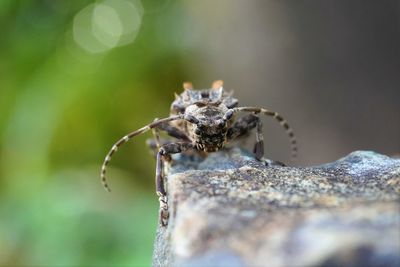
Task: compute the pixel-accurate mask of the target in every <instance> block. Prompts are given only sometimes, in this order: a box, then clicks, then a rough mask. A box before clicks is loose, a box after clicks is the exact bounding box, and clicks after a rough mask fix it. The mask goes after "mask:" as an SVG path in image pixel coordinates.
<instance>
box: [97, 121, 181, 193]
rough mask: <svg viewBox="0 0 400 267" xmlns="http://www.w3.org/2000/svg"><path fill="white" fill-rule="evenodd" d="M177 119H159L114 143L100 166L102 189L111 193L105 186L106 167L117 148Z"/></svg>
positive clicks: (106, 185)
mask: <svg viewBox="0 0 400 267" xmlns="http://www.w3.org/2000/svg"><path fill="white" fill-rule="evenodd" d="M179 119H183V116H182V115H176V116H171V117H168V118H164V119H160V120H157V121H154V122H152V123H150V124H148V125H146V126H144V127H142V128H140V129H139V130H136V131H134V132H131V133H129V134H127V135H125V136H124V137H122V138H121V139H120V140H118V142H116V143H115V144H114V145H113V146H112V148H111V149H110V151H109V152H108V153H107V155H106V158H105V159H104V162H103V165H102V167H101V173H100V177H101V183H102V184H103V187H104V188H105V189H106V190H107V191H108V192H110V191H111V189H110V187H109V186H108V184H107V178H106V171H107V165H108V163H109V162H110V160H111V157H112V155H113V154H114V153H115V152H117V151H118V148H119V147H120V146H121V145H123V144H125V143H126V142H128V141H129V140H130V139H132V138H133V137H135V136H137V135H140V134H142V133H145V132H147V131H148V130H150V129H153V128H155V127H157V126H158V125H160V124H162V123H164V122H170V121H173V120H179Z"/></svg>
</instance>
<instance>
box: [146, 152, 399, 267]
mask: <svg viewBox="0 0 400 267" xmlns="http://www.w3.org/2000/svg"><path fill="white" fill-rule="evenodd" d="M167 187H168V199H169V205H170V219H169V224H168V226H167V227H159V229H158V230H157V236H156V241H155V248H154V255H153V265H154V266H202V267H203V266H232V267H235V266H238V267H239V266H274V267H279V266H400V255H399V251H400V216H399V193H400V159H392V158H389V157H387V156H383V155H380V154H377V153H374V152H367V151H357V152H353V153H351V154H350V155H348V156H347V157H345V158H342V159H340V160H338V161H336V162H333V163H329V164H325V165H321V166H316V167H306V168H303V167H282V166H272V167H266V166H265V165H264V164H262V163H260V162H258V161H256V160H254V159H253V156H252V155H251V154H248V153H247V152H245V151H243V150H240V149H238V148H232V149H229V150H224V151H220V152H217V153H212V154H210V155H209V156H208V157H207V158H205V159H199V158H195V157H193V156H191V157H190V156H177V157H175V158H174V164H173V166H172V167H171V168H170V169H169V171H168V178H167Z"/></svg>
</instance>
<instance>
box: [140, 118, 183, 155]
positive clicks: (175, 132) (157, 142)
mask: <svg viewBox="0 0 400 267" xmlns="http://www.w3.org/2000/svg"><path fill="white" fill-rule="evenodd" d="M160 130H161V131H165V132H166V133H167V134H168V135H169V136H171V137H174V138H176V139H179V140H181V141H185V142H190V139H189V137H188V136H187V135H186V134H185V133H184V132H182V131H181V130H179V129H178V128H176V127H174V126H172V125H170V124H169V123H162V124H160V125H159V126H157V127H156V128H154V129H153V135H154V139H148V140H147V141H146V143H147V145H148V146H149V147H150V149H151V150H153V151H154V155H156V153H157V151H158V150H159V149H160V146H161V145H164V144H169V143H172V142H174V141H173V140H172V139H160Z"/></svg>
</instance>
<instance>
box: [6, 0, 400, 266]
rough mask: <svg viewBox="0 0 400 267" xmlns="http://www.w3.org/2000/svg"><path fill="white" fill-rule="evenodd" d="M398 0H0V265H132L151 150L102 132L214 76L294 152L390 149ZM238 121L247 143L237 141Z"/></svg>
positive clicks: (147, 240)
mask: <svg viewBox="0 0 400 267" xmlns="http://www.w3.org/2000/svg"><path fill="white" fill-rule="evenodd" d="M399 13H400V4H399V3H398V1H389V0H386V1H347V0H343V1H328V2H327V1H322V2H321V1H263V0H259V1H239V0H238V1H233V0H224V1H221V0H218V1H211V0H207V1H194V0H191V1H183V0H182V1H172V0H170V1H169V0H163V1H148V0H146V1H142V3H141V2H140V1H139V0H137V1H134V0H103V1H97V2H93V1H66V0H64V1H61V0H57V1H51V0H47V1H45V0H42V1H29V0H25V1H14V0H1V1H0V28H1V33H0V266H113V265H115V266H124V265H125V266H148V265H149V264H150V262H151V254H152V242H153V238H154V233H155V229H156V225H157V211H158V202H157V198H156V196H155V194H154V184H153V180H154V179H153V177H154V167H155V160H154V159H153V157H152V156H151V155H150V153H149V151H148V149H147V148H146V146H145V144H144V141H145V139H146V138H148V137H150V134H147V135H146V136H141V137H139V138H137V139H135V140H134V142H131V143H129V144H128V145H125V146H124V147H123V148H121V149H120V151H119V152H118V153H117V154H116V156H115V157H114V158H113V160H112V162H111V165H110V167H111V168H110V170H109V177H110V184H111V187H112V189H113V192H112V193H111V194H108V193H106V192H105V191H104V190H103V188H102V187H101V185H100V183H99V177H98V176H99V172H100V166H101V163H102V160H103V158H104V156H105V154H106V153H107V151H108V149H109V148H110V147H111V145H112V144H113V142H114V141H116V140H117V139H118V138H120V137H122V136H123V135H125V134H126V133H128V132H130V131H132V130H135V129H137V128H139V127H142V126H143V125H144V124H146V123H148V122H151V121H152V120H153V119H154V118H156V117H164V116H167V115H168V112H169V104H170V102H171V101H172V100H173V93H174V92H178V93H179V92H180V91H181V84H182V82H183V81H187V80H189V81H192V82H193V83H194V85H195V87H197V88H205V87H208V86H210V84H211V82H212V81H213V80H216V79H223V80H225V87H226V88H227V89H234V91H235V95H236V96H237V97H238V98H239V99H240V100H241V104H243V105H251V106H263V107H267V108H270V109H272V110H276V111H278V112H280V113H281V114H283V115H284V117H285V118H286V119H287V120H288V121H289V122H290V124H291V125H292V127H293V128H294V129H295V133H296V134H297V137H298V141H299V144H300V151H299V158H298V161H297V162H290V160H289V155H290V153H289V152H290V151H289V145H288V140H287V137H286V135H285V133H284V131H283V130H282V129H281V128H280V127H279V124H278V123H276V122H275V121H273V120H272V119H269V118H266V119H265V120H264V125H265V126H264V130H265V139H266V153H267V157H269V158H272V159H277V160H281V161H283V162H287V163H289V164H296V165H300V166H306V165H316V164H322V163H324V162H329V161H333V160H336V159H338V158H340V157H342V156H344V155H346V154H347V153H349V152H351V151H354V150H358V149H364V150H374V151H377V152H380V153H384V154H387V155H394V154H398V153H399V151H400V108H399V105H400V16H399ZM253 138H254V137H253V136H252V137H251V138H250V141H249V143H252V139H253Z"/></svg>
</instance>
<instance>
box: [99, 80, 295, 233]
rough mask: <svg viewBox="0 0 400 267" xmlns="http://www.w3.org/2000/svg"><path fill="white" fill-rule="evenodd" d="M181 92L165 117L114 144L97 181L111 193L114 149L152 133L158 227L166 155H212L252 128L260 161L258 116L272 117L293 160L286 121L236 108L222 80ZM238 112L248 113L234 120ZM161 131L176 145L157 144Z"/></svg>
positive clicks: (163, 208)
mask: <svg viewBox="0 0 400 267" xmlns="http://www.w3.org/2000/svg"><path fill="white" fill-rule="evenodd" d="M183 88H184V91H183V92H182V93H181V94H180V95H177V94H175V100H174V102H172V105H171V114H170V116H169V117H167V118H163V119H156V120H154V121H153V122H152V123H150V124H148V125H146V126H144V127H142V128H140V129H138V130H136V131H134V132H131V133H129V134H127V135H125V136H124V137H122V138H121V139H120V140H119V141H118V142H116V143H115V144H114V145H113V147H112V148H111V150H110V151H109V152H108V154H107V156H106V158H105V160H104V163H103V166H102V169H101V182H102V184H103V186H104V188H105V189H106V190H107V191H109V192H110V191H111V190H110V187H109V186H108V184H107V181H106V168H107V165H108V163H109V162H110V159H111V157H112V155H113V154H114V153H115V152H116V151H117V150H118V148H119V147H120V146H121V145H122V144H124V143H126V142H128V141H129V140H130V139H131V138H133V137H135V136H137V135H140V134H142V133H145V132H147V131H149V130H152V131H153V134H154V136H155V141H156V147H157V163H156V177H155V178H156V192H157V195H158V197H159V202H160V211H159V216H160V224H161V225H162V226H166V225H167V223H168V217H169V212H168V202H167V192H166V190H165V186H164V174H163V165H164V163H165V161H169V160H170V155H171V154H175V153H181V152H185V151H187V150H194V151H198V152H200V153H204V154H206V153H209V152H215V151H217V150H219V149H221V148H223V147H224V146H225V144H226V143H228V142H230V141H232V140H234V139H236V138H238V137H241V136H244V135H246V134H247V133H248V132H249V131H250V130H251V129H253V128H256V143H255V145H254V149H253V152H254V156H255V158H256V159H257V160H259V161H264V159H263V155H264V141H263V134H262V123H261V120H260V118H259V115H260V114H264V115H267V116H271V117H273V118H275V119H276V120H277V121H278V122H279V123H280V124H281V125H282V126H283V127H284V128H285V129H286V132H287V133H288V135H289V137H290V141H291V146H292V156H293V157H296V154H297V142H296V139H295V136H294V134H293V130H292V129H291V128H290V126H289V124H288V123H287V122H286V120H285V119H284V118H283V117H282V116H281V115H279V114H278V113H277V112H274V111H270V110H268V109H264V108H259V107H239V106H238V104H239V102H238V100H237V99H236V98H233V97H232V92H229V93H228V92H225V91H224V88H223V81H221V80H219V81H215V82H214V83H213V84H212V87H211V88H210V89H204V90H194V89H193V86H192V84H191V83H188V82H187V83H184V84H183ZM239 112H249V114H247V115H245V116H243V117H241V118H240V119H238V120H235V119H236V115H237V114H238V113H239ZM160 130H161V131H165V132H166V133H167V134H168V135H169V136H171V137H174V138H176V139H177V142H169V143H165V144H160V138H159V131H160Z"/></svg>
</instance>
